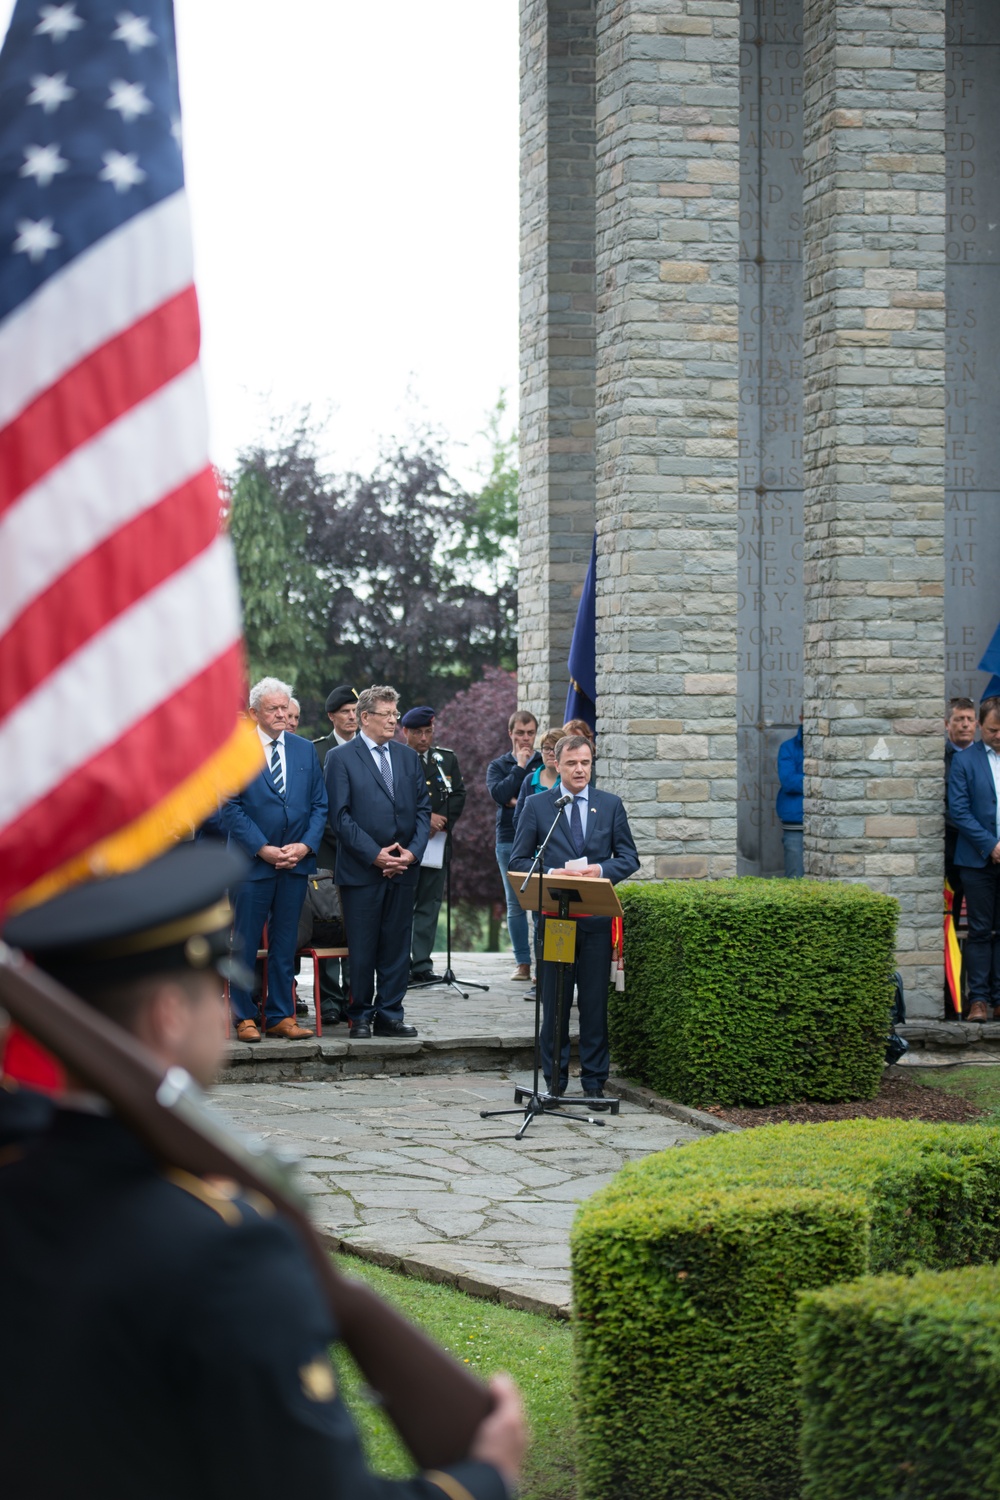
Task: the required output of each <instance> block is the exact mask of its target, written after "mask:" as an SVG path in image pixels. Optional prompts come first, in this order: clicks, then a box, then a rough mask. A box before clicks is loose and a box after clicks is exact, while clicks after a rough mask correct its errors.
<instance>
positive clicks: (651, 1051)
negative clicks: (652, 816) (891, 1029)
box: [609, 879, 897, 1105]
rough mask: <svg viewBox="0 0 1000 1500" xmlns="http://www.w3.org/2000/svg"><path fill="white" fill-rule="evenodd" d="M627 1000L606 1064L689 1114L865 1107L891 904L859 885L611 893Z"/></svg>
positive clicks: (889, 958) (736, 885) (885, 987)
mask: <svg viewBox="0 0 1000 1500" xmlns="http://www.w3.org/2000/svg"><path fill="white" fill-rule="evenodd" d="M619 895H620V896H621V900H622V905H623V907H624V909H625V975H626V984H625V992H624V994H619V993H618V992H616V991H615V990H612V991H611V997H610V1002H609V1029H610V1035H611V1053H612V1056H613V1058H614V1060H615V1062H616V1063H617V1065H618V1066H619V1067H620V1068H621V1070H622V1071H623V1072H624V1073H625V1074H626V1075H627V1076H629V1077H631V1078H635V1079H638V1080H639V1081H640V1082H642V1083H644V1084H647V1085H648V1086H649V1087H650V1088H653V1089H655V1090H656V1091H657V1093H660V1094H664V1095H666V1096H667V1097H668V1098H671V1099H679V1100H682V1101H683V1102H684V1103H686V1104H758V1105H760V1104H781V1103H784V1102H786V1101H787V1100H791V1099H823V1100H839V1099H871V1098H873V1097H874V1095H875V1094H876V1093H877V1091H878V1085H879V1079H880V1077H881V1075H882V1067H883V1063H884V1059H885V1041H886V1035H887V1033H888V1018H889V1009H890V1005H891V1002H892V973H893V969H894V967H895V956H894V952H895V936H896V914H897V905H896V902H895V901H894V900H893V899H892V898H891V897H889V896H884V895H880V894H878V893H877V892H874V891H870V890H869V889H868V888H867V887H866V886H863V885H840V884H836V883H832V882H831V883H825V882H824V883H819V882H813V881H808V880H756V879H742V880H710V881H697V880H692V881H674V880H668V881H664V882H662V883H661V884H658V885H653V884H636V885H626V886H621V887H619Z"/></svg>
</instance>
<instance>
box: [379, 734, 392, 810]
mask: <svg viewBox="0 0 1000 1500" xmlns="http://www.w3.org/2000/svg"><path fill="white" fill-rule="evenodd" d="M378 763H379V770H380V771H381V772H382V780H383V781H384V782H385V784H386V787H387V788H388V792H389V796H390V797H392V798H393V801H395V796H394V793H393V790H392V764H391V762H390V760H389V746H388V745H379V747H378Z"/></svg>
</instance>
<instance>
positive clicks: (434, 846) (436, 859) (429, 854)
mask: <svg viewBox="0 0 1000 1500" xmlns="http://www.w3.org/2000/svg"><path fill="white" fill-rule="evenodd" d="M447 837H448V835H447V834H446V833H445V831H444V829H442V830H441V832H440V833H432V834H431V836H430V838H429V839H428V840H427V848H426V849H425V850H424V857H423V859H422V860H421V861H420V863H421V864H422V865H423V867H424V869H425V870H440V869H442V868H443V867H444V846H445V841H446V839H447Z"/></svg>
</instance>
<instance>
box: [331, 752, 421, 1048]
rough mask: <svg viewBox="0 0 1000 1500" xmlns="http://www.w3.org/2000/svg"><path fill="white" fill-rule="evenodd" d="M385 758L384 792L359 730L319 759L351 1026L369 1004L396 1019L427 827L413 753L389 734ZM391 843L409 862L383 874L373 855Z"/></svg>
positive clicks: (366, 1015) (368, 1016) (366, 1014)
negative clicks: (346, 952)
mask: <svg viewBox="0 0 1000 1500" xmlns="http://www.w3.org/2000/svg"><path fill="white" fill-rule="evenodd" d="M389 761H390V764H391V766H392V786H393V794H392V796H391V797H390V795H389V789H388V787H387V786H386V784H385V781H384V780H383V779H382V776H381V774H380V772H379V770H378V767H377V766H376V764H375V758H374V756H373V755H372V752H371V750H370V749H369V748H368V745H367V744H366V742H365V740H364V739H363V738H362V736H361V734H360V733H358V734H356V735H355V736H354V738H353V740H349V741H348V742H347V744H346V745H338V746H337V747H336V749H334V750H330V751H328V753H327V757H326V762H325V765H324V775H325V777H326V787H327V794H328V796H329V802H330V812H329V817H330V829H331V831H332V833H333V835H334V838H335V839H336V840H337V868H336V877H337V885H338V886H339V887H340V899H341V903H342V905H343V908H344V927H345V929H346V932H347V946H348V947H349V948H350V950H351V992H350V1001H349V1004H348V1007H347V1019H348V1021H349V1022H350V1024H351V1025H352V1026H356V1025H360V1024H364V1025H368V1024H369V1023H370V1022H371V1020H372V1017H373V1015H374V1014H375V1012H376V1011H377V1012H378V1016H379V1018H380V1020H384V1021H385V1022H386V1023H388V1024H390V1025H391V1024H395V1023H396V1022H398V1021H402V1019H403V996H404V995H405V994H406V984H407V980H408V979H409V976H410V930H411V928H412V926H413V899H414V896H415V895H416V889H417V877H418V875H419V873H420V860H421V859H422V858H423V854H424V850H425V849H426V848H427V836H428V834H429V833H430V827H431V799H430V797H429V796H428V794H427V777H426V772H425V771H424V767H423V763H422V762H421V759H420V756H419V755H418V754H417V753H416V751H415V750H411V749H410V747H409V746H408V745H400V744H397V742H396V741H395V740H392V741H390V743H389ZM393 844H400V845H402V847H403V848H404V849H409V851H410V853H411V854H412V855H413V856H414V859H415V861H416V863H415V864H412V865H411V866H410V867H409V869H407V870H404V871H403V873H402V874H401V875H393V876H392V877H391V878H390V877H387V876H385V875H383V874H382V871H381V870H380V869H379V868H378V867H377V865H376V864H375V863H374V861H375V859H376V858H377V856H378V853H379V851H380V850H381V849H385V848H388V847H390V846H391V845H393ZM376 976H377V979H378V993H377V994H376V992H375V981H376Z"/></svg>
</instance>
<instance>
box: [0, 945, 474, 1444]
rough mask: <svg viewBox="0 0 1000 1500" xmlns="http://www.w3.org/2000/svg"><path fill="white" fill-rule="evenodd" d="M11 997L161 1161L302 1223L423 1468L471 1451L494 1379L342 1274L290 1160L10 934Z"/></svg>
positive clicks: (2, 949)
mask: <svg viewBox="0 0 1000 1500" xmlns="http://www.w3.org/2000/svg"><path fill="white" fill-rule="evenodd" d="M0 1005H2V1006H3V1007H4V1009H6V1010H7V1012H8V1013H9V1015H10V1016H11V1017H12V1019H13V1020H15V1021H16V1022H17V1023H18V1025H19V1026H21V1027H23V1028H24V1030H25V1031H26V1032H28V1033H29V1034H30V1035H31V1036H33V1037H35V1039H36V1040H37V1041H39V1042H40V1043H41V1044H42V1046H43V1047H47V1048H48V1049H49V1051H51V1052H52V1053H54V1055H55V1056H56V1057H58V1058H59V1060H60V1061H61V1062H62V1063H64V1064H65V1066H66V1067H67V1068H69V1069H71V1070H72V1072H73V1073H74V1074H75V1075H76V1076H77V1077H78V1078H79V1079H81V1080H82V1081H83V1082H84V1083H86V1084H87V1085H88V1086H89V1087H90V1088H92V1089H94V1091H95V1092H96V1093H98V1094H101V1095H102V1096H103V1097H104V1098H105V1099H107V1100H108V1101H109V1103H110V1104H111V1105H112V1106H113V1107H114V1110H115V1112H116V1113H117V1114H118V1115H119V1116H120V1117H121V1119H122V1120H124V1121H125V1123H126V1124H127V1125H128V1126H129V1127H130V1128H131V1129H132V1130H134V1131H135V1133H136V1135H138V1136H139V1137H140V1138H141V1139H142V1140H143V1141H144V1142H145V1143H146V1145H147V1146H148V1147H149V1149H150V1151H152V1153H153V1154H154V1155H155V1156H156V1157H157V1158H158V1159H159V1160H161V1161H162V1162H164V1163H166V1164H168V1165H170V1166H174V1167H179V1168H181V1169H183V1170H184V1171H186V1172H191V1173H193V1174H195V1175H197V1176H204V1175H212V1176H219V1177H228V1178H233V1179H235V1180H236V1181H237V1182H238V1183H240V1184H241V1185H242V1186H243V1187H246V1188H250V1189H252V1190H253V1191H255V1192H258V1193H263V1194H264V1195H265V1196H266V1197H268V1198H269V1199H270V1200H271V1202H272V1203H273V1204H274V1206H275V1208H276V1209H277V1210H278V1212H279V1213H281V1214H282V1215H283V1216H284V1217H285V1218H286V1219H288V1220H289V1221H290V1222H291V1223H292V1224H294V1226H295V1228H296V1229H297V1231H298V1233H299V1236H300V1238H301V1240H302V1243H303V1245H304V1247H305V1249H306V1250H307V1251H308V1253H309V1257H310V1259H311V1260H312V1263H313V1267H314V1269H315V1271H316V1274H317V1276H318V1277H319V1280H320V1284H321V1286H322V1287H323V1290H324V1292H325V1294H326V1297H327V1300H328V1303H329V1306H330V1309H331V1311H332V1313H333V1315H334V1318H335V1319H336V1321H337V1325H338V1327H339V1330H340V1335H341V1338H342V1340H343V1342H344V1344H345V1345H346V1347H347V1348H348V1349H349V1350H350V1352H351V1354H352V1355H353V1356H354V1358H355V1360H356V1361H357V1364H358V1366H359V1368H360V1370H361V1372H362V1374H363V1375H364V1377H365V1379H366V1381H367V1382H368V1384H369V1386H371V1388H372V1389H373V1390H374V1391H376V1392H377V1393H378V1395H379V1396H380V1398H381V1400H382V1404H383V1406H384V1407H385V1410H386V1412H387V1414H388V1415H389V1416H390V1417H391V1419H392V1421H393V1424H394V1425H395V1427H396V1429H397V1431H398V1432H399V1435H400V1437H401V1438H402V1439H403V1442H404V1443H405V1444H406V1446H407V1447H408V1448H409V1450H410V1452H411V1453H412V1455H413V1457H414V1459H415V1460H416V1462H417V1463H418V1464H419V1465H420V1466H421V1467H422V1468H440V1467H442V1466H443V1465H446V1464H449V1463H455V1462H457V1461H458V1460H460V1459H462V1458H465V1457H466V1456H467V1454H468V1451H469V1445H470V1443H471V1441H472V1435H473V1433H474V1432H475V1429H476V1428H477V1427H478V1425H479V1423H480V1422H481V1421H482V1419H483V1418H484V1417H485V1416H486V1415H487V1414H488V1412H489V1410H490V1407H491V1405H492V1397H491V1395H490V1393H489V1391H488V1390H487V1388H486V1387H485V1386H484V1385H483V1384H482V1383H481V1382H480V1381H479V1380H477V1379H476V1378H475V1377H474V1376H473V1375H471V1374H470V1373H469V1372H468V1371H467V1370H465V1369H463V1368H462V1366H461V1365H460V1364H458V1362H457V1361H456V1360H454V1359H452V1358H451V1356H450V1355H449V1354H446V1353H445V1351H444V1350H443V1349H441V1348H439V1347H438V1345H437V1344H435V1343H433V1342H432V1341H431V1340H430V1339H428V1338H427V1337H426V1336H425V1335H424V1334H423V1333H421V1332H420V1331H419V1330H418V1329H416V1328H414V1327H413V1325H412V1324H411V1323H408V1322H407V1321H406V1319H405V1318H402V1317H400V1315H399V1314H398V1313H397V1312H395V1311H394V1310H393V1309H392V1308H391V1307H389V1306H388V1304H387V1303H385V1302H382V1301H381V1300H380V1299H379V1298H378V1297H376V1296H375V1295H374V1293H372V1292H370V1291H369V1290H368V1288H367V1287H365V1286H363V1285H361V1284H360V1283H359V1282H356V1281H351V1280H349V1279H348V1278H347V1277H345V1276H342V1275H341V1274H340V1272H339V1271H338V1270H337V1269H336V1267H335V1266H334V1264H333V1262H332V1260H331V1258H330V1255H329V1252H328V1251H327V1249H326V1247H325V1246H324V1245H323V1242H322V1241H321V1240H320V1238H319V1236H318V1234H317V1233H316V1230H315V1229H314V1228H313V1226H312V1224H311V1222H310V1220H309V1217H308V1215H307V1213H306V1211H305V1209H304V1207H303V1206H301V1205H300V1203H298V1202H297V1201H296V1199H295V1197H294V1196H292V1193H291V1192H290V1183H289V1182H288V1181H287V1180H285V1179H286V1173H285V1172H284V1171H283V1169H282V1168H281V1166H280V1164H279V1163H278V1162H276V1161H274V1160H272V1159H270V1158H269V1156H268V1154H267V1153H266V1152H265V1151H263V1150H261V1151H260V1154H259V1155H258V1154H256V1153H255V1152H254V1151H253V1149H252V1147H250V1146H249V1145H248V1144H244V1143H243V1142H242V1141H240V1140H238V1139H237V1138H236V1137H235V1136H233V1135H231V1134H230V1132H229V1131H228V1130H227V1129H226V1128H225V1126H224V1125H222V1124H221V1122H220V1121H218V1120H217V1119H216V1118H215V1117H214V1114H213V1112H212V1111H210V1110H208V1109H206V1108H205V1106H204V1104H203V1103H202V1102H201V1100H200V1091H199V1090H198V1089H197V1087H196V1086H195V1085H194V1084H193V1083H192V1081H191V1080H190V1078H189V1077H188V1075H187V1074H186V1073H185V1072H184V1071H183V1069H180V1068H170V1069H167V1070H164V1068H163V1067H162V1065H161V1064H160V1063H159V1062H158V1061H157V1060H156V1058H155V1057H154V1056H153V1055H152V1053H150V1052H149V1051H148V1050H147V1049H146V1048H145V1047H144V1046H143V1045H142V1044H141V1043H140V1042H139V1041H137V1040H136V1038H135V1037H133V1036H132V1035H131V1034H130V1033H129V1032H127V1031H124V1030H123V1029H122V1028H121V1027H120V1026H117V1025H115V1024H114V1022H112V1021H109V1020H108V1019H107V1017H105V1016H103V1015H101V1014H100V1012H99V1011H96V1010H94V1009H93V1008H92V1007H90V1006H88V1005H85V1004H84V1003H83V1001H81V1000H79V999H77V997H76V996H75V995H73V994H71V993H70V991H69V990H67V989H65V988H64V987H63V986H62V985H61V984H57V983H56V981H55V980H54V979H51V978H50V977H49V976H48V975H47V974H44V973H42V972H41V970H39V969H37V968H35V967H34V966H33V965H31V964H29V962H28V961H27V959H25V958H24V956H23V955H22V954H20V953H18V952H17V951H16V950H14V949H11V948H9V947H7V946H6V945H5V944H3V943H0Z"/></svg>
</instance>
